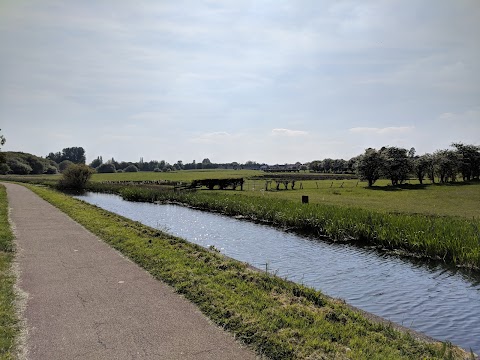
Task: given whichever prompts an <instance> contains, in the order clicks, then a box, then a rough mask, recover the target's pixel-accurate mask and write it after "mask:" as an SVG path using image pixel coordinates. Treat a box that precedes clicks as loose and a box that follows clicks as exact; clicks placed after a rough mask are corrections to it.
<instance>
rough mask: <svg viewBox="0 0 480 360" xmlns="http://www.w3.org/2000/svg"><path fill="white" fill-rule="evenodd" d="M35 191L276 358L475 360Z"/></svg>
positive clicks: (150, 232) (47, 192)
mask: <svg viewBox="0 0 480 360" xmlns="http://www.w3.org/2000/svg"><path fill="white" fill-rule="evenodd" d="M29 188H31V189H32V190H33V191H35V192H36V193H37V194H39V195H40V196H41V197H43V198H44V199H46V200H47V201H49V202H50V203H52V204H53V205H55V206H57V207H58V208H60V209H61V210H62V211H64V212H65V213H66V214H68V215H69V216H70V217H72V218H73V219H74V220H76V221H77V222H79V223H80V224H82V225H83V226H85V227H86V228H87V229H89V230H90V231H92V232H93V233H95V234H97V235H98V236H100V237H101V238H102V239H104V241H106V242H107V243H109V244H110V245H111V246H113V247H114V248H116V249H117V250H119V251H121V252H122V253H123V254H125V255H126V256H127V257H129V258H130V259H132V260H133V261H135V262H137V263H138V264H140V265H141V266H142V267H144V268H145V269H146V270H147V271H149V272H150V273H151V274H152V275H153V276H154V277H156V278H157V279H161V280H163V281H165V282H167V283H169V284H170V285H171V286H173V287H174V288H175V289H176V291H178V292H179V293H181V294H183V295H184V296H185V297H186V298H188V299H190V300H191V301H193V302H194V303H196V304H197V305H198V306H199V308H200V309H201V310H202V311H203V312H204V313H205V314H206V315H207V316H209V317H210V318H211V319H212V321H214V322H215V323H217V324H218V325H220V326H222V327H224V328H225V329H227V330H228V331H230V332H232V333H233V334H234V335H235V336H236V337H237V338H238V339H240V340H241V341H243V342H245V343H246V344H248V345H250V346H252V347H253V348H254V349H255V350H256V351H257V352H259V353H262V354H264V355H266V356H268V357H269V358H271V359H437V358H438V359H443V358H452V359H456V358H466V357H468V355H467V354H465V353H464V352H462V351H461V350H460V349H458V348H455V347H453V346H451V345H450V344H441V343H425V342H422V341H419V340H416V339H414V337H413V336H411V335H410V334H408V333H403V332H399V331H397V330H395V329H394V328H393V327H392V326H391V325H385V324H380V323H377V322H373V321H372V320H369V319H367V318H366V317H365V316H364V315H362V314H360V313H359V312H356V311H354V310H352V309H351V308H349V307H348V306H347V305H345V304H344V303H343V302H342V301H339V300H333V299H330V298H328V297H326V296H324V295H323V294H321V293H320V292H318V291H315V290H312V289H309V288H306V287H304V286H301V285H298V284H293V283H290V282H287V281H284V280H282V279H280V278H277V277H274V276H271V275H268V274H265V273H261V272H257V271H254V270H252V269H250V268H248V267H247V266H246V265H245V264H244V263H241V262H238V261H235V260H231V259H227V258H225V257H223V256H222V255H221V254H218V253H215V252H211V251H208V250H206V249H203V248H201V247H199V246H197V245H194V244H190V243H188V242H186V241H184V240H182V239H179V238H175V237H172V236H169V235H167V234H164V233H161V232H159V231H158V230H156V229H152V228H148V227H146V226H143V225H141V224H139V223H138V222H133V221H130V220H128V219H125V218H123V217H120V216H118V215H115V214H112V213H109V212H107V211H104V210H102V209H99V208H97V207H95V206H92V205H89V204H86V203H83V202H81V201H78V200H75V199H73V198H71V197H69V196H66V195H64V194H61V193H58V192H56V191H52V190H49V189H47V188H41V187H35V186H29Z"/></svg>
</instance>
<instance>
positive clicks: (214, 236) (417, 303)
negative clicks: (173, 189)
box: [78, 193, 480, 352]
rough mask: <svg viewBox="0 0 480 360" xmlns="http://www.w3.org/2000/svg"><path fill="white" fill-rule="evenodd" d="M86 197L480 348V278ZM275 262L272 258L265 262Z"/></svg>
mask: <svg viewBox="0 0 480 360" xmlns="http://www.w3.org/2000/svg"><path fill="white" fill-rule="evenodd" d="M78 198H80V199H82V200H85V201H88V202H90V203H93V204H95V205H98V206H100V207H102V208H105V209H106V210H109V211H112V212H115V213H118V214H120V215H122V216H125V217H127V218H130V219H132V220H135V221H140V222H142V223H143V224H145V225H148V226H151V227H155V228H159V229H161V230H165V231H167V232H169V233H171V234H173V235H176V236H179V237H182V238H184V239H187V240H189V241H191V242H194V243H196V244H199V245H202V246H204V247H209V246H211V245H213V246H215V247H216V248H217V249H220V250H221V252H222V253H224V254H225V255H228V256H230V257H233V258H235V259H238V260H240V261H244V262H248V263H250V264H252V265H253V266H256V267H258V268H261V269H265V267H266V266H267V267H268V269H269V271H271V272H275V273H276V274H277V275H278V276H281V277H286V278H288V279H289V280H292V281H295V282H299V283H303V284H305V285H308V286H311V287H314V288H316V289H319V290H321V291H323V292H324V293H326V294H328V295H330V296H334V297H340V298H343V299H345V300H346V301H347V302H349V303H350V304H352V305H354V306H357V307H359V308H362V309H364V310H366V311H369V312H372V313H374V314H376V315H379V316H382V317H384V318H386V319H389V320H391V321H394V322H396V323H398V324H401V325H404V326H407V327H410V328H412V329H415V330H417V331H420V332H423V333H425V334H427V335H429V336H431V337H434V338H437V339H440V340H449V341H451V342H452V343H454V344H458V345H460V346H463V347H464V348H466V349H469V348H472V349H473V350H474V351H476V352H480V319H479V315H478V314H480V277H479V275H478V274H477V273H475V272H468V271H460V270H458V269H457V268H448V267H445V266H444V265H441V264H438V263H437V264H435V263H425V262H422V261H420V260H416V259H411V258H408V259H403V258H401V257H399V256H393V255H392V254H390V253H386V252H381V251H378V250H376V249H373V248H359V247H355V246H351V245H348V244H337V243H329V242H325V241H320V240H316V239H310V238H308V237H302V236H298V235H295V234H292V233H287V232H282V231H279V230H276V229H274V228H272V227H269V226H265V225H260V224H254V223H251V222H247V221H242V220H237V219H233V218H229V217H225V216H221V215H218V214H212V213H207V212H202V211H198V210H192V209H189V208H186V207H182V206H178V205H154V204H148V203H133V202H126V201H124V200H122V199H121V198H120V197H118V196H114V195H107V194H94V193H89V194H86V195H84V196H79V197H78ZM265 264H268V265H265Z"/></svg>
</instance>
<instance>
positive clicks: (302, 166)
mask: <svg viewBox="0 0 480 360" xmlns="http://www.w3.org/2000/svg"><path fill="white" fill-rule="evenodd" d="M300 170H302V171H303V172H305V171H307V170H308V167H307V165H300Z"/></svg>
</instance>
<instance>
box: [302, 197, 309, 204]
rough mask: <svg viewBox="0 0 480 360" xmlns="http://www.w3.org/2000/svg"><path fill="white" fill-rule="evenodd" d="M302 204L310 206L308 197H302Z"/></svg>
mask: <svg viewBox="0 0 480 360" xmlns="http://www.w3.org/2000/svg"><path fill="white" fill-rule="evenodd" d="M302 204H308V196H307V195H302Z"/></svg>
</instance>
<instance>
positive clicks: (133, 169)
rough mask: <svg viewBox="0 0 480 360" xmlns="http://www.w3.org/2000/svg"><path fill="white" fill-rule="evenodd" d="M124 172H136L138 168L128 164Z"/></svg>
mask: <svg viewBox="0 0 480 360" xmlns="http://www.w3.org/2000/svg"><path fill="white" fill-rule="evenodd" d="M124 171H125V172H138V168H137V167H136V166H135V165H133V164H132V165H128V166H127V167H126V168H125V169H124Z"/></svg>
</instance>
